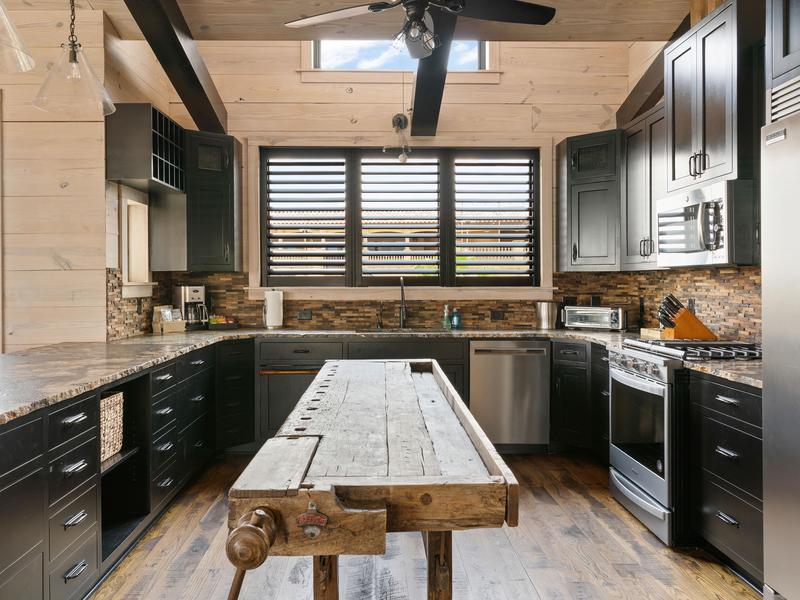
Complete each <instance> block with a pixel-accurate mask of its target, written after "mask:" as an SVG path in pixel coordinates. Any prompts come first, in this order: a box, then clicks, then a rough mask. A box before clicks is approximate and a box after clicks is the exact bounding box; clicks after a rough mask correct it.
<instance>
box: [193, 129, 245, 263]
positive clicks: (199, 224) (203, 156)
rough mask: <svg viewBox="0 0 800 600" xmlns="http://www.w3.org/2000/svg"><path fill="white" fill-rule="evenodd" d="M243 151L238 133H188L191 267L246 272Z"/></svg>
mask: <svg viewBox="0 0 800 600" xmlns="http://www.w3.org/2000/svg"><path fill="white" fill-rule="evenodd" d="M241 152H242V151H241V144H240V143H239V141H238V140H236V139H235V138H234V137H232V136H229V135H222V134H214V133H206V132H202V131H187V132H186V180H187V184H186V215H187V216H186V236H187V262H188V265H187V268H188V270H189V271H215V272H230V271H237V270H241V267H242V256H241V213H240V206H239V204H240V198H239V195H240V193H239V188H240V185H241V182H240V174H239V169H240V168H241Z"/></svg>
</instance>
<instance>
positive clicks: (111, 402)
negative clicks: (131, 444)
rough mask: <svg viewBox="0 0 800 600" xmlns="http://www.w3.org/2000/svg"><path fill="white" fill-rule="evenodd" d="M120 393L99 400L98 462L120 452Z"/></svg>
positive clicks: (121, 404)
mask: <svg viewBox="0 0 800 600" xmlns="http://www.w3.org/2000/svg"><path fill="white" fill-rule="evenodd" d="M123 401H124V397H123V394H122V392H117V393H115V394H110V395H108V396H105V397H104V398H101V399H100V460H101V461H104V460H106V459H108V458H111V457H112V456H114V455H115V454H116V453H117V452H119V451H120V450H122V406H123V403H124V402H123Z"/></svg>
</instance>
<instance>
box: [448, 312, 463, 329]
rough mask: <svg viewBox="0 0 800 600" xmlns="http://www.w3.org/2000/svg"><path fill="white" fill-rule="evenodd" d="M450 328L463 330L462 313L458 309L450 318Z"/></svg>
mask: <svg viewBox="0 0 800 600" xmlns="http://www.w3.org/2000/svg"><path fill="white" fill-rule="evenodd" d="M450 326H451V328H452V329H461V312H460V311H459V310H458V309H457V308H454V309H453V315H452V316H451V317H450Z"/></svg>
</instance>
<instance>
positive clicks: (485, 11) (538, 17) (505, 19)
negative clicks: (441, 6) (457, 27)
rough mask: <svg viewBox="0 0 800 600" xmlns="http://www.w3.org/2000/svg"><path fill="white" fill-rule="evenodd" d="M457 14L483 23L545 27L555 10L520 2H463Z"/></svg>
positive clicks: (471, 0) (492, 0)
mask: <svg viewBox="0 0 800 600" xmlns="http://www.w3.org/2000/svg"><path fill="white" fill-rule="evenodd" d="M458 14H459V15H460V16H462V17H469V18H470V19H483V20H484V21H500V22H502V23H520V24H523V25H546V24H547V23H549V22H550V21H552V20H553V17H554V16H555V15H556V9H555V8H552V7H550V6H542V5H541V4H531V3H530V2H522V1H521V0H464V9H463V10H462V11H461V12H459V13H458Z"/></svg>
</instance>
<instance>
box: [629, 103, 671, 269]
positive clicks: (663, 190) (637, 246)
mask: <svg viewBox="0 0 800 600" xmlns="http://www.w3.org/2000/svg"><path fill="white" fill-rule="evenodd" d="M622 141H623V149H622V157H623V158H622V190H621V191H622V194H621V212H620V216H621V218H622V220H621V223H622V227H621V236H620V244H621V247H620V252H621V262H622V269H623V270H644V269H653V268H656V252H657V244H656V232H657V231H658V224H657V214H656V202H657V201H658V200H660V199H661V198H664V197H666V195H667V183H666V174H667V160H666V154H667V126H666V118H665V110H664V106H663V105H660V106H657V107H656V108H653V109H651V110H650V111H648V112H647V113H645V114H644V115H642V116H640V117H639V118H637V119H636V120H635V121H633V122H632V123H631V124H629V125H628V126H627V127H625V131H624V132H623V134H622Z"/></svg>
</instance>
